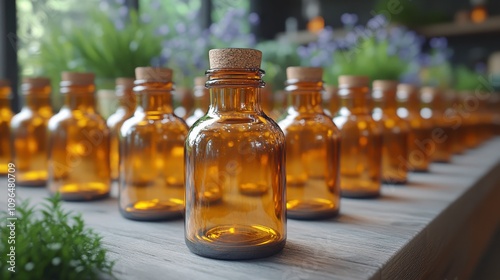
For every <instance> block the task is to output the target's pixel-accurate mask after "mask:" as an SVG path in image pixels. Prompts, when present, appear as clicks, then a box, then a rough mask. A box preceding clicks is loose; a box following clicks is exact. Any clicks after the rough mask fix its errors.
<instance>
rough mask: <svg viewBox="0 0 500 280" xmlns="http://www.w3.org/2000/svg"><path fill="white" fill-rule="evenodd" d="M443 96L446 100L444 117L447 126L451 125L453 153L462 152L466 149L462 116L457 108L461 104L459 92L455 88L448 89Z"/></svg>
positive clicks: (450, 136) (450, 140)
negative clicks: (463, 140)
mask: <svg viewBox="0 0 500 280" xmlns="http://www.w3.org/2000/svg"><path fill="white" fill-rule="evenodd" d="M443 97H444V102H445V109H444V119H445V124H446V126H447V127H449V132H450V135H449V138H450V139H449V142H450V144H451V152H452V154H461V153H462V152H463V151H464V150H465V147H464V146H463V143H462V135H461V134H462V133H461V129H460V128H461V126H462V119H461V118H462V117H461V116H460V114H459V110H458V109H457V108H458V106H459V105H460V101H459V99H458V94H457V92H456V91H454V90H447V91H445V92H444V93H443Z"/></svg>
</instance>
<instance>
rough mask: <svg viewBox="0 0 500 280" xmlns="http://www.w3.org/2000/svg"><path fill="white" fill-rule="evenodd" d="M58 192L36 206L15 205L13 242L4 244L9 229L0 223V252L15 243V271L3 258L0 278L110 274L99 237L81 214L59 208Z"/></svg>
mask: <svg viewBox="0 0 500 280" xmlns="http://www.w3.org/2000/svg"><path fill="white" fill-rule="evenodd" d="M61 204H62V203H61V199H60V196H59V195H56V196H54V197H52V198H47V200H46V202H45V203H43V204H42V206H41V207H40V208H34V207H33V206H30V205H29V204H28V202H26V201H24V202H22V203H21V204H20V205H18V207H17V208H16V211H17V221H16V230H15V232H16V238H15V244H8V238H7V237H8V236H9V234H10V229H9V228H8V227H7V226H6V225H5V224H4V223H5V222H4V221H7V217H8V216H7V213H6V212H5V211H2V212H0V219H1V221H2V223H3V224H2V227H1V229H0V233H1V234H0V235H1V236H2V238H1V242H0V252H2V255H3V256H5V255H6V254H7V252H8V250H10V246H15V256H16V265H15V267H16V269H15V273H12V272H11V271H9V270H8V268H9V267H10V265H9V264H8V262H6V261H2V262H1V263H0V275H1V277H0V278H2V279H99V278H112V268H113V265H114V262H113V261H110V260H108V254H107V251H106V249H104V248H103V246H102V237H101V236H99V235H98V234H97V233H95V232H94V231H93V230H92V229H89V228H88V227H87V226H86V225H85V223H84V221H83V219H82V217H81V215H77V214H73V213H72V212H68V211H65V210H63V209H62V207H61Z"/></svg>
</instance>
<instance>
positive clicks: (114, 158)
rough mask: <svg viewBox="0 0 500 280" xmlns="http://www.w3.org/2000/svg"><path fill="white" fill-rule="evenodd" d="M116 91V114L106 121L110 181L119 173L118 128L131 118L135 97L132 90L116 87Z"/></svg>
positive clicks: (116, 177) (115, 178)
mask: <svg viewBox="0 0 500 280" xmlns="http://www.w3.org/2000/svg"><path fill="white" fill-rule="evenodd" d="M116 91H117V95H118V101H119V106H118V108H117V109H116V112H115V113H113V114H112V115H111V116H109V118H108V120H107V121H106V123H107V125H108V128H109V133H110V167H111V179H112V180H118V175H119V172H120V170H119V169H120V168H119V165H120V145H119V141H120V128H121V127H122V125H123V123H124V122H125V121H126V120H127V119H129V118H130V117H132V115H133V114H134V110H135V106H136V96H135V94H134V93H133V91H132V88H125V87H124V86H117V88H116Z"/></svg>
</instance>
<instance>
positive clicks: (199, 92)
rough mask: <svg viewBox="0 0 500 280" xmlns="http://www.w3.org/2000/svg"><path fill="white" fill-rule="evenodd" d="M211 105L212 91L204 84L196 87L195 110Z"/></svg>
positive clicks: (204, 108) (205, 108)
mask: <svg viewBox="0 0 500 280" xmlns="http://www.w3.org/2000/svg"><path fill="white" fill-rule="evenodd" d="M209 105H210V92H209V91H208V90H207V89H206V88H205V87H204V86H197V87H195V88H194V107H193V109H194V110H197V109H199V110H203V111H205V110H207V108H208V106H209Z"/></svg>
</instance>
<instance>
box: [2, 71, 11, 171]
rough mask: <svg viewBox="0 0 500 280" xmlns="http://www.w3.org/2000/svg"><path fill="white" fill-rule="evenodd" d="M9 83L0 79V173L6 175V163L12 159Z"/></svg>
mask: <svg viewBox="0 0 500 280" xmlns="http://www.w3.org/2000/svg"><path fill="white" fill-rule="evenodd" d="M12 115H14V114H13V112H12V109H11V108H10V84H9V81H7V80H0V175H6V174H7V171H8V165H9V163H11V161H12V151H11V145H10V121H11V119H12Z"/></svg>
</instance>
